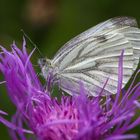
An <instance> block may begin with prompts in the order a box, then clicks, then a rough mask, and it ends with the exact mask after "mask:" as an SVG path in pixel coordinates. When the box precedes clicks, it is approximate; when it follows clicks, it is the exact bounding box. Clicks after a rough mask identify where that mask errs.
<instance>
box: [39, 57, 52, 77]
mask: <svg viewBox="0 0 140 140" xmlns="http://www.w3.org/2000/svg"><path fill="white" fill-rule="evenodd" d="M38 64H39V66H40V68H41V71H42V76H43V77H44V78H45V79H47V77H48V75H49V73H50V72H52V71H53V66H52V64H51V60H50V59H47V58H40V59H39V60H38Z"/></svg>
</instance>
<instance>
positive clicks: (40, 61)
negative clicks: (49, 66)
mask: <svg viewBox="0 0 140 140" xmlns="http://www.w3.org/2000/svg"><path fill="white" fill-rule="evenodd" d="M46 63H47V61H46V59H45V58H40V59H39V60H38V64H39V66H40V67H43V66H45V65H46Z"/></svg>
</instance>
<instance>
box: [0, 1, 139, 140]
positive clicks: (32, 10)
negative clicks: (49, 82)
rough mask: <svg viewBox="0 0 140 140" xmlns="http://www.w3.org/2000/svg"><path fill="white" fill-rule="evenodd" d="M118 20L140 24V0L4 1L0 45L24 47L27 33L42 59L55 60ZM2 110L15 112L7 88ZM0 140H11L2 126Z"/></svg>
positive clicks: (2, 96)
mask: <svg viewBox="0 0 140 140" xmlns="http://www.w3.org/2000/svg"><path fill="white" fill-rule="evenodd" d="M115 16H132V17H135V18H136V19H137V21H138V23H140V0H133V1H132V0H131V1H130V0H0V44H1V45H3V46H5V47H6V48H10V47H9V46H10V44H11V43H12V42H13V40H14V41H16V42H17V44H19V45H21V43H22V37H23V32H21V29H23V30H24V32H25V33H26V34H27V35H28V36H29V37H30V38H31V40H32V41H33V42H34V43H35V44H36V45H37V46H38V48H39V50H40V51H41V52H42V55H43V56H47V57H48V58H51V57H52V56H53V55H54V54H55V53H56V52H57V50H58V49H59V48H60V47H61V46H62V45H63V44H64V43H65V42H67V41H68V40H69V39H71V38H72V37H74V36H75V35H77V34H79V33H81V32H83V31H84V30H86V29H88V28H90V27H92V26H94V25H96V24H98V23H99V22H101V21H104V20H107V19H109V18H112V17H115ZM27 44H28V50H29V51H30V50H31V49H33V47H34V46H33V45H32V44H31V43H30V42H29V41H27ZM38 57H42V56H41V55H40V54H39V53H38V52H37V51H36V53H35V54H34V56H33V62H34V64H35V65H36V64H37V59H38ZM0 109H3V110H4V111H6V112H9V115H12V114H13V113H14V110H15V108H14V106H13V105H12V103H11V102H10V100H9V99H8V97H7V95H6V92H5V88H4V87H3V86H0ZM139 130H140V128H136V129H135V130H134V131H135V132H137V133H138V132H139ZM0 140H10V137H9V136H8V131H7V129H6V128H5V126H3V125H2V124H0Z"/></svg>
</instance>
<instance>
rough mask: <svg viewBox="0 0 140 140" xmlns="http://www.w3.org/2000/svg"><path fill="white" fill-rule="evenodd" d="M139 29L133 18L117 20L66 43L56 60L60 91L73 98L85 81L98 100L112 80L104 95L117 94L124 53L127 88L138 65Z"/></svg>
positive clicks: (88, 89) (107, 22)
mask: <svg viewBox="0 0 140 140" xmlns="http://www.w3.org/2000/svg"><path fill="white" fill-rule="evenodd" d="M136 26H137V23H136V21H135V20H134V19H133V18H128V17H121V18H114V19H110V20H108V21H105V22H103V23H100V24H99V25H97V26H95V27H93V28H91V29H89V30H87V31H86V32H84V33H82V34H80V35H79V36H77V37H75V38H74V39H72V40H70V41H69V42H68V43H66V44H65V45H64V46H63V47H62V48H61V49H60V50H59V51H58V53H57V54H56V55H55V57H54V58H53V60H52V64H53V65H54V66H57V67H58V73H59V78H58V79H59V82H60V88H62V89H63V90H64V91H66V92H68V93H69V94H72V93H74V92H75V93H76V92H77V91H78V88H79V82H80V81H82V82H83V83H84V85H85V87H86V90H87V91H88V93H89V95H93V96H97V95H98V94H99V93H100V91H101V90H102V88H103V86H104V83H105V82H106V80H107V78H109V81H108V83H107V85H106V87H105V89H104V94H108V95H109V94H115V93H116V92H117V80H118V61H119V57H120V55H121V52H122V49H124V56H123V86H124V85H125V84H126V83H127V82H128V80H129V79H130V77H131V75H132V73H133V72H134V70H135V69H136V66H137V64H138V60H139V55H140V30H139V29H138V28H137V27H136Z"/></svg>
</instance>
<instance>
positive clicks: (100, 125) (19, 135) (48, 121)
mask: <svg viewBox="0 0 140 140" xmlns="http://www.w3.org/2000/svg"><path fill="white" fill-rule="evenodd" d="M25 45H26V43H25V41H24V42H23V48H22V50H20V49H18V48H17V46H16V44H15V43H14V44H13V45H12V51H11V52H10V51H8V50H6V49H5V48H3V47H1V49H2V53H1V54H0V59H1V62H0V70H1V72H2V74H3V75H4V78H5V84H6V87H7V92H8V96H9V98H10V99H11V101H12V102H13V104H14V105H15V106H16V108H17V111H16V113H15V115H13V117H12V119H11V122H10V121H7V120H6V119H4V115H7V113H6V112H4V111H2V110H1V111H0V122H1V123H3V124H4V125H6V126H7V127H8V128H10V136H11V138H12V139H13V140H18V139H20V140H27V139H30V140H31V139H36V140H56V139H57V140H93V139H94V140H126V139H137V135H136V134H130V133H129V134H128V133H127V132H128V131H129V130H131V129H133V128H134V127H135V126H137V125H139V124H140V117H139V116H138V117H137V118H136V117H135V116H136V112H137V110H138V109H139V107H140V103H139V102H138V98H139V97H140V86H139V83H138V84H137V85H135V86H133V83H134V81H132V83H131V85H130V87H129V88H128V90H127V91H123V92H122V90H121V87H122V74H123V73H122V66H123V63H122V62H123V52H122V54H121V56H120V60H119V75H118V91H117V94H116V95H115V97H114V98H112V97H111V96H106V97H102V96H98V97H94V98H89V97H87V96H86V95H87V94H86V90H84V85H82V83H81V84H80V95H79V96H73V97H70V96H64V95H63V96H62V97H61V100H60V101H58V100H57V98H52V97H51V96H50V95H51V93H49V92H45V91H44V88H43V85H42V84H41V83H40V81H39V79H38V76H37V74H36V73H35V71H34V69H33V66H32V63H31V62H30V57H31V55H32V53H33V52H34V50H33V51H32V52H31V53H30V54H29V55H28V54H27V51H26V47H25ZM134 80H135V78H134ZM106 83H107V81H106ZM106 83H105V85H106ZM105 85H104V87H105ZM104 87H103V90H102V92H101V93H100V95H101V94H102V93H103V92H104ZM134 117H135V119H134ZM27 133H28V135H27ZM29 135H30V137H29Z"/></svg>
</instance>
